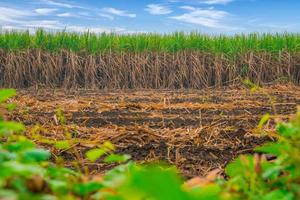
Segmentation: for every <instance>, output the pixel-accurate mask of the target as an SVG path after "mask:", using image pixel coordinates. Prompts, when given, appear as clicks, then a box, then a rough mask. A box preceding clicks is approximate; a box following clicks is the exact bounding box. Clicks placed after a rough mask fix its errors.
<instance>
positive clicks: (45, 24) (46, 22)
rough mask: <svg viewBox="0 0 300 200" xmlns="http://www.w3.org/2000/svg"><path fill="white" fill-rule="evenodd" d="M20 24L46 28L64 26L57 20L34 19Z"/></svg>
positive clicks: (28, 26)
mask: <svg viewBox="0 0 300 200" xmlns="http://www.w3.org/2000/svg"><path fill="white" fill-rule="evenodd" d="M19 26H21V27H24V28H45V29H51V30H55V29H61V28H63V27H64V25H63V24H62V23H60V22H59V21H55V20H32V21H24V22H22V23H20V24H19Z"/></svg>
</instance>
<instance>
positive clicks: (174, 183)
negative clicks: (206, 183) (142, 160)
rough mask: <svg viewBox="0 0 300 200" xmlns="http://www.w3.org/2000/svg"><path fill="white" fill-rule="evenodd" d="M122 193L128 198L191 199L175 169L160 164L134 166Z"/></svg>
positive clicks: (157, 199)
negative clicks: (164, 167)
mask: <svg viewBox="0 0 300 200" xmlns="http://www.w3.org/2000/svg"><path fill="white" fill-rule="evenodd" d="M122 194H123V195H124V196H126V197H128V199H156V200H168V199H170V200H190V199H191V197H190V196H189V195H188V194H187V193H186V192H184V191H183V190H182V182H181V180H180V179H179V178H178V176H177V173H176V171H175V170H171V169H168V170H167V169H165V170H164V169H163V168H162V167H159V166H145V167H142V168H134V170H133V171H132V172H131V176H130V180H129V182H128V185H127V187H125V188H124V190H122Z"/></svg>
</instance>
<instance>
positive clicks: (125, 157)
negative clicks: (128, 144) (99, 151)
mask: <svg viewBox="0 0 300 200" xmlns="http://www.w3.org/2000/svg"><path fill="white" fill-rule="evenodd" d="M130 158H131V156H130V155H126V154H125V155H117V154H111V155H109V156H107V157H106V158H105V159H104V162H107V163H113V162H117V163H124V162H126V161H128V160H129V159H130Z"/></svg>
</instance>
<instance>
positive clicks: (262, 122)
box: [257, 114, 270, 129]
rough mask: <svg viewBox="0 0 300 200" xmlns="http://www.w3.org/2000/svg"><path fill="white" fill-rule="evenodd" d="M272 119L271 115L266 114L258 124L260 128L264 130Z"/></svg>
mask: <svg viewBox="0 0 300 200" xmlns="http://www.w3.org/2000/svg"><path fill="white" fill-rule="evenodd" d="M269 119H270V114H265V115H264V116H263V117H262V118H261V120H260V121H259V123H258V126H257V127H258V128H259V129H262V127H263V125H265V124H266V123H267V122H268V121H269Z"/></svg>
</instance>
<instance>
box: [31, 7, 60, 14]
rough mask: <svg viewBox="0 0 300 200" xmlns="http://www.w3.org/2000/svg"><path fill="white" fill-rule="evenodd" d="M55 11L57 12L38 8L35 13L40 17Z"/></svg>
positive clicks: (52, 9) (51, 9) (54, 9)
mask: <svg viewBox="0 0 300 200" xmlns="http://www.w3.org/2000/svg"><path fill="white" fill-rule="evenodd" d="M55 11H57V9H56V8H37V9H35V12H36V13H37V14H39V15H48V14H51V13H53V12H55Z"/></svg>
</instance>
